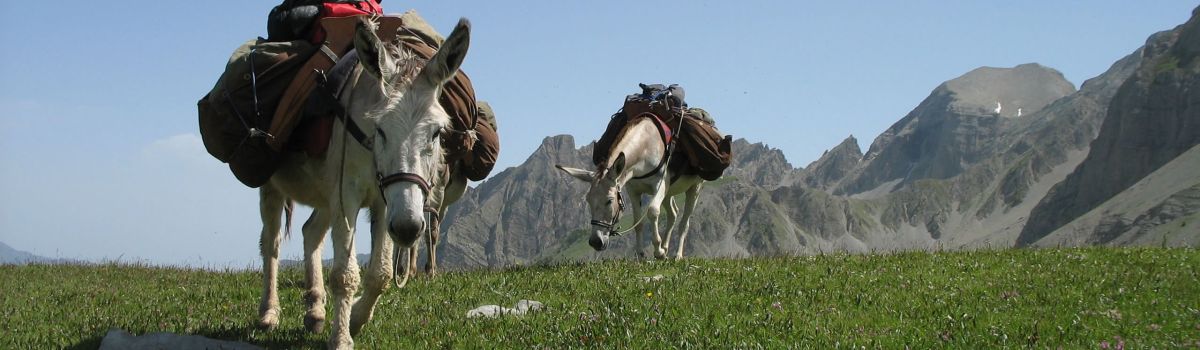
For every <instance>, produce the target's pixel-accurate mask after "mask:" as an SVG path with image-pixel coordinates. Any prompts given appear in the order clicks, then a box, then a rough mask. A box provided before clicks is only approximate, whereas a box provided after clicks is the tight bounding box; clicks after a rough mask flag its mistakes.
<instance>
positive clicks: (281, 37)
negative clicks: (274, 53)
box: [267, 0, 383, 44]
mask: <svg viewBox="0 0 1200 350" xmlns="http://www.w3.org/2000/svg"><path fill="white" fill-rule="evenodd" d="M382 2H383V1H382V0H380V1H376V0H283V3H281V4H279V5H278V6H275V7H274V8H272V9H271V13H270V14H268V15H267V41H292V40H301V39H308V40H309V42H311V43H314V44H318V43H321V42H322V41H324V40H325V31H324V29H322V28H321V27H320V26H317V20H318V19H321V18H325V17H347V16H357V15H383V7H382V6H380V5H379V4H380V3H382Z"/></svg>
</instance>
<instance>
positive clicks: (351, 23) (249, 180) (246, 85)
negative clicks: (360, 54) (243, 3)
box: [197, 0, 398, 187]
mask: <svg viewBox="0 0 1200 350" xmlns="http://www.w3.org/2000/svg"><path fill="white" fill-rule="evenodd" d="M300 2H317V4H322V2H329V5H338V6H349V5H350V4H349V2H361V1H292V0H284V4H283V5H280V6H281V7H282V6H287V5H289V4H292V5H295V4H300ZM334 2H337V4H334ZM372 2H373V1H372ZM373 4H376V5H374V8H378V5H377V2H373ZM326 7H328V6H326ZM278 8H280V7H277V10H278ZM323 8H324V7H323ZM379 11H380V12H382V10H379ZM330 13H332V14H340V12H328V11H324V10H320V11H318V16H317V17H316V18H314V19H313V20H316V24H313V25H314V26H316V28H318V29H319V30H320V32H322V34H323V35H325V34H329V32H336V35H328V37H324V40H323V41H320V42H319V44H313V43H312V42H311V41H310V38H296V40H290V41H270V40H263V38H258V40H253V41H248V42H246V43H245V44H242V46H241V47H239V48H238V49H236V50H234V53H233V55H232V56H230V58H229V62H228V64H227V65H226V71H224V72H223V73H222V76H221V77H220V78H218V79H217V83H216V85H215V86H214V88H212V90H211V91H209V93H208V95H205V96H204V97H202V98H200V101H199V102H197V109H198V111H199V123H200V137H202V139H203V140H204V146H205V149H206V150H208V151H209V153H210V155H212V156H214V157H216V158H217V159H220V161H222V162H224V163H229V169H230V170H232V171H233V174H234V176H235V177H238V180H239V181H241V182H242V183H244V185H246V186H248V187H259V186H263V185H264V183H266V181H268V180H270V177H271V175H272V174H275V170H276V169H277V168H278V165H280V162H281V159H282V156H283V153H284V152H287V151H288V147H287V146H288V141H289V138H290V135H292V132H293V131H294V129H295V128H296V125H299V123H300V119H301V115H302V109H304V107H305V105H306V103H305V102H306V101H307V99H308V97H310V95H311V93H312V91H313V90H314V89H316V88H317V85H319V84H318V83H319V82H318V77H319V76H322V74H323V72H325V71H328V70H330V68H331V67H332V66H334V64H335V62H336V60H337V59H338V58H341V56H342V55H344V54H346V53H347V52H348V50H349V49H350V46H352V41H353V32H354V28H355V25H356V24H358V23H359V19H358V18H355V17H325V14H330ZM274 14H275V13H272V16H274ZM270 22H271V20H270V19H269V26H271V24H270ZM396 23H398V20H396ZM380 26H385V25H380ZM397 26H398V25H395V24H394V25H391V26H390V28H391V29H392V30H395V29H396V28H397ZM277 30H278V29H276V31H277ZM306 30H308V29H306ZM318 52H322V53H323V54H320V55H318V54H317V53H318Z"/></svg>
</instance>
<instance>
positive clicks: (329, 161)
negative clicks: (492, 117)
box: [259, 19, 470, 349]
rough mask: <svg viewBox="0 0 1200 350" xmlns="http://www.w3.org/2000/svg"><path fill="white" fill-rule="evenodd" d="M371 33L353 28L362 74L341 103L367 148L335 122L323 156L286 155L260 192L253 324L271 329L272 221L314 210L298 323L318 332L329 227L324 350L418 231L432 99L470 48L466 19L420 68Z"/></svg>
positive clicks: (436, 124)
mask: <svg viewBox="0 0 1200 350" xmlns="http://www.w3.org/2000/svg"><path fill="white" fill-rule="evenodd" d="M374 27H375V23H374V21H371V20H368V21H364V22H363V23H361V24H360V25H359V26H358V30H357V33H356V34H355V39H354V45H355V48H356V51H357V52H358V55H359V59H360V62H361V65H362V70H363V71H365V72H366V73H367V74H356V78H352V79H357V80H352V81H351V82H352V84H353V85H352V86H349V87H348V88H347V90H344V91H345V92H344V93H343V94H342V96H341V103H342V104H343V105H344V106H346V118H347V120H350V121H352V122H353V123H354V124H356V125H358V126H359V127H360V130H365V131H367V132H366V133H367V134H370V135H371V136H370V137H369V138H368V141H367V142H363V143H360V142H357V141H356V140H354V139H353V138H351V135H350V134H349V132H348V131H347V130H348V129H347V125H346V123H343V122H341V121H338V122H336V123H335V126H334V134H333V135H334V136H333V138H332V139H331V140H330V148H329V150H328V151H327V152H326V153H325V155H324V156H323V157H317V158H308V157H307V156H304V155H302V154H297V155H292V156H291V157H290V158H289V159H287V160H285V161H284V164H283V165H282V167H281V168H280V169H279V170H278V172H277V173H275V175H274V176H273V177H272V178H271V180H270V182H268V183H267V184H266V185H264V186H263V187H262V189H261V190H260V209H261V213H262V220H263V230H262V238H261V241H260V244H261V249H262V256H263V272H264V276H263V295H262V303H261V305H260V309H259V314H260V318H259V324H260V325H261V326H263V327H267V328H273V327H275V326H277V325H278V324H279V313H280V308H279V294H278V290H277V287H276V284H277V278H278V277H277V276H278V263H279V243H280V216H281V215H280V214H281V211H282V210H283V209H284V207H285V206H287V207H289V208H290V207H291V201H292V200H295V201H297V202H300V203H301V204H304V205H308V206H312V207H313V213H312V216H311V217H309V219H308V221H307V222H305V224H304V227H303V232H304V250H305V256H304V260H305V277H306V280H307V281H306V286H307V289H308V290H307V292H305V302H306V303H307V304H308V311H307V313H306V315H305V317H304V320H305V322H304V323H305V327H306V328H307V329H308V330H309V331H312V332H321V331H322V329H323V325H324V321H325V287H324V285H323V281H324V278H323V276H322V271H321V244H322V242H323V241H324V238H325V233H326V232H327V231H328V230H329V229H330V227H332V229H333V255H334V256H333V258H334V262H333V268H332V270H331V271H330V273H331V274H332V275H331V276H330V278H329V283H330V287H331V288H332V289H333V299H334V308H333V310H334V316H333V319H332V322H331V325H332V328H333V329H331V333H332V334H331V335H330V338H329V347H330V348H339V349H341V348H351V347H353V345H354V341H353V339H352V338H351V335H352V334H357V333H358V331H359V330H361V329H362V327H363V325H364V324H365V323H366V322H367V321H368V320H370V319H371V315H372V313H373V312H374V308H375V303H376V302H377V301H378V299H379V296H380V295H381V294H382V293H383V291H384V290H385V289H386V288H387V287H388V284H389V283H390V282H391V280H392V276H393V275H392V272H393V271H392V264H391V260H392V256H391V255H390V254H391V252H392V243H393V240H395V242H396V243H397V244H399V245H400V246H411V245H412V244H413V242H414V241H415V240H416V239H417V238H418V237H419V234H420V232H422V230H423V229H424V228H425V227H426V225H427V223H426V222H425V220H424V215H423V209H424V208H425V206H426V197H427V195H428V191H429V189H430V188H429V184H428V182H427V181H426V180H424V179H430V178H433V176H434V175H435V172H436V170H437V169H438V167H439V166H440V163H441V159H442V154H443V150H442V146H441V142H439V139H438V138H439V136H440V135H441V133H442V132H443V131H444V130H446V129H447V128H448V127H449V124H450V119H449V116H448V114H447V113H446V111H445V110H444V109H443V108H442V106H441V104H440V103H438V96H439V94H440V93H441V86H442V84H444V83H445V82H446V81H448V80H449V79H451V77H453V76H454V74H455V72H457V71H458V68H459V66H460V65H461V64H462V61H463V58H464V57H465V55H466V53H467V48H468V46H469V45H470V23H469V22H467V20H466V19H462V20H460V21H459V23H458V25H457V26H456V27H455V28H454V32H453V33H451V34H450V36H449V38H447V39H446V41H445V43H444V44H443V45H442V47H441V50H439V51H438V52H437V54H436V55H434V56H433V58H432V59H430V60H428V61H427V62H426V61H425V60H422V59H420V58H418V56H416V55H414V54H413V53H411V52H409V51H408V50H407V49H404V48H402V46H399V45H395V44H393V43H382V42H381V41H380V40H379V38H378V37H377V36H376V34H375V28H374ZM364 144H365V145H369V146H365V145H364ZM364 207H365V208H369V210H370V213H371V218H370V222H371V261H370V264H369V265H368V267H367V268H368V271H367V274H366V288H365V289H364V290H363V293H362V295H361V296H360V297H359V298H358V299H357V300H355V299H353V298H354V296H355V294H356V293H357V292H358V288H359V282H360V276H359V268H358V263H357V261H356V259H355V256H354V251H355V249H354V243H355V242H354V230H355V223H356V222H357V216H358V212H359V210H360V208H364ZM389 233H390V235H389ZM352 308H353V312H352V311H351V310H352Z"/></svg>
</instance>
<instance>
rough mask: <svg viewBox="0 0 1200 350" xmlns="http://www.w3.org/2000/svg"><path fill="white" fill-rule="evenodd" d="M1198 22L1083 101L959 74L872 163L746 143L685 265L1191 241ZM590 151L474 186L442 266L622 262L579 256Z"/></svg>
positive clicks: (712, 194)
mask: <svg viewBox="0 0 1200 350" xmlns="http://www.w3.org/2000/svg"><path fill="white" fill-rule="evenodd" d="M1198 14H1200V8H1197V9H1196V10H1194V11H1193V14H1192V18H1191V19H1190V20H1189V21H1188V22H1187V23H1185V24H1183V25H1180V26H1178V27H1176V28H1174V29H1172V30H1168V31H1164V32H1160V33H1156V34H1154V35H1151V36H1150V37H1149V39H1148V40H1147V41H1146V44H1145V45H1144V46H1143V47H1141V48H1139V49H1138V50H1136V51H1134V52H1133V53H1131V54H1129V55H1128V56H1126V57H1124V58H1122V59H1120V60H1118V61H1117V62H1115V63H1114V64H1113V65H1112V66H1111V67H1110V68H1109V69H1108V70H1107V71H1106V72H1104V73H1103V74H1100V75H1099V76H1097V77H1094V78H1092V79H1089V80H1087V81H1085V82H1084V83H1083V84H1082V85H1081V86H1080V87H1079V88H1078V89H1076V88H1075V87H1074V86H1073V85H1072V84H1071V83H1070V82H1068V81H1067V80H1066V79H1065V78H1064V77H1063V75H1062V74H1061V73H1059V72H1058V71H1056V70H1054V69H1052V68H1049V67H1044V66H1041V65H1039V64H1036V63H1030V64H1022V65H1018V66H1016V67H1011V68H995V67H983V68H978V69H975V70H972V71H970V72H967V73H966V74H964V75H962V76H960V77H957V78H954V79H951V80H949V81H946V82H945V83H943V84H941V85H939V86H938V87H936V88H935V89H934V90H933V91H932V92H931V93H930V94H929V96H928V97H926V98H925V100H924V101H922V102H921V103H920V104H918V105H917V107H916V108H914V109H913V110H912V111H911V112H909V113H908V114H907V115H905V116H904V117H903V118H901V119H900V120H899V121H897V122H896V123H895V124H893V125H892V126H891V127H889V128H888V129H887V130H886V131H884V132H883V133H882V134H880V135H879V136H877V137H876V138H875V139H874V141H873V142H872V143H871V145H870V147H869V148H868V149H867V151H866V152H865V153H863V152H862V150H861V149H860V148H859V144H858V140H857V139H856V138H854V137H853V136H850V137H848V138H846V140H845V141H843V142H842V143H840V144H838V145H836V146H834V147H833V148H831V149H829V150H828V151H826V152H825V153H824V154H823V155H822V156H821V157H820V158H819V159H817V160H816V161H813V162H812V163H809V164H808V165H807V166H805V167H803V168H798V167H795V166H793V165H792V164H790V163H789V162H788V160H787V159H786V158H785V157H784V155H783V153H782V152H781V151H779V150H777V149H773V148H770V147H768V146H766V145H763V144H761V143H751V142H750V141H747V140H745V139H738V140H736V141H735V143H734V145H733V151H734V162H733V164H732V165H731V166H730V167H729V169H727V170H726V172H725V174H724V176H723V177H722V178H721V179H719V180H717V181H713V182H709V183H707V184H706V185H705V187H704V189H703V190H702V191H701V193H702V194H701V198H700V201H699V205H698V206H697V209H696V213H695V215H694V216H693V218H692V225H691V232H690V235H689V238H688V240H687V246H686V247H685V254H686V255H687V256H701V257H739V256H751V255H777V254H809V253H818V252H829V251H850V252H873V251H892V250H914V249H922V250H932V249H978V248H1006V247H1025V246H1076V245H1094V244H1108V245H1164V246H1195V245H1197V244H1198V243H1200V147H1196V145H1197V144H1200V109H1198V108H1200V107H1198V106H1200V85H1198V82H1200V60H1197V59H1196V57H1197V56H1198V55H1200V19H1198ZM717 118H718V119H720V116H717ZM593 147H594V144H587V145H582V146H580V145H577V143H576V141H575V140H574V138H573V137H571V136H567V135H560V136H552V137H547V138H546V139H545V140H543V142H542V144H541V146H540V147H539V148H538V149H537V150H536V151H535V152H533V154H531V155H530V156H529V158H528V159H526V160H525V162H524V163H523V164H521V165H520V166H517V167H513V168H508V169H505V170H504V171H501V172H499V173H497V174H495V175H494V176H493V177H491V178H490V179H488V180H486V181H484V182H482V183H480V184H479V185H478V186H476V187H474V188H471V189H470V190H469V191H468V193H467V194H466V195H465V196H464V198H463V199H462V200H461V201H460V202H459V203H457V204H455V205H454V206H452V208H451V209H450V210H449V211H448V212H447V213H446V220H445V221H444V226H443V228H442V229H443V232H444V238H443V242H444V243H443V244H442V245H441V247H440V251H439V254H440V255H439V259H441V261H439V263H440V264H441V265H443V266H448V267H499V266H508V265H519V264H531V263H536V262H541V261H559V260H588V259H604V258H611V257H622V256H626V257H627V256H630V255H631V253H630V250H629V248H628V247H629V245H630V244H633V243H634V242H633V240H634V238H633V237H634V236H633V235H632V234H629V235H626V236H623V237H619V238H616V239H614V240H613V241H614V242H613V243H614V244H613V247H612V248H611V249H609V250H607V251H604V252H593V251H592V250H591V249H590V248H589V247H587V245H586V235H587V229H588V226H587V223H588V221H589V220H590V219H591V218H590V217H588V214H587V213H586V210H585V207H584V204H583V195H584V193H585V191H586V189H587V187H586V184H584V183H582V182H579V181H577V180H575V179H573V178H571V177H569V176H567V175H565V174H562V173H560V172H559V171H558V170H556V169H555V168H554V165H556V164H562V165H568V166H574V167H583V168H587V167H588V166H590V164H589V163H590V161H589V160H590V159H591V153H592V149H593ZM644 240H646V241H648V240H649V238H648V237H646V238H644ZM646 244H648V243H643V244H642V245H641V246H645V245H646Z"/></svg>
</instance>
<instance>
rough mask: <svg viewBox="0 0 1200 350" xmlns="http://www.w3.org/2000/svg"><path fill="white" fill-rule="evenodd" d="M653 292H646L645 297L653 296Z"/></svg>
mask: <svg viewBox="0 0 1200 350" xmlns="http://www.w3.org/2000/svg"><path fill="white" fill-rule="evenodd" d="M653 297H654V292H646V298H653Z"/></svg>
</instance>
